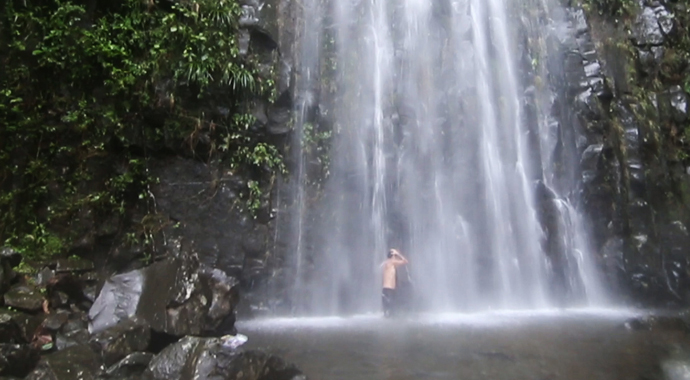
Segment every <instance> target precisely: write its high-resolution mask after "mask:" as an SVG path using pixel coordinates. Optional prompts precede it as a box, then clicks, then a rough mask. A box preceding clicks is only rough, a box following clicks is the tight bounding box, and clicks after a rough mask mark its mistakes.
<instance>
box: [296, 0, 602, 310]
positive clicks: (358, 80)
mask: <svg viewBox="0 0 690 380" xmlns="http://www.w3.org/2000/svg"><path fill="white" fill-rule="evenodd" d="M509 3H510V1H509V0H445V1H434V2H432V1H431V0H400V1H383V0H359V1H358V0H332V1H331V2H330V3H328V2H327V3H325V4H328V5H330V6H323V7H322V6H320V4H322V3H321V2H318V1H317V0H309V1H305V2H304V5H303V7H304V9H305V18H304V22H305V23H306V24H305V27H304V31H305V32H304V33H303V36H302V39H301V44H302V55H301V70H300V71H301V72H300V83H301V85H300V86H298V88H300V89H301V91H302V93H301V94H300V96H301V99H302V100H301V102H300V103H299V105H298V108H299V109H298V110H297V111H298V112H297V113H298V118H297V119H298V120H297V123H298V124H299V125H298V126H297V128H296V131H297V132H300V131H302V130H303V129H304V125H306V123H310V121H309V120H308V119H309V116H308V114H309V111H308V109H309V108H310V107H311V108H314V105H313V104H308V103H309V102H306V100H305V99H311V96H312V95H311V93H312V91H314V90H313V89H314V88H315V87H316V83H317V81H319V80H320V81H321V82H323V81H324V80H325V78H323V77H321V78H317V77H316V76H315V72H316V71H317V69H318V65H319V62H321V64H322V65H323V62H325V61H328V64H330V65H331V66H332V69H333V71H334V72H335V74H334V75H333V76H332V77H331V78H328V80H329V81H332V82H333V83H334V84H335V86H333V87H334V90H333V91H332V92H333V93H334V94H333V96H332V99H331V101H330V104H328V105H322V106H323V108H328V110H329V111H328V112H330V117H331V118H332V119H333V120H334V130H335V133H334V136H333V145H332V146H331V148H330V160H331V166H330V170H329V171H330V176H329V178H328V183H327V185H326V186H325V188H324V189H323V194H322V197H321V199H320V202H318V203H314V202H313V203H310V205H309V206H307V205H306V204H305V196H304V194H305V193H304V191H303V189H301V186H306V184H304V183H303V182H304V178H303V176H304V172H305V167H304V157H302V156H301V155H300V157H299V159H298V162H299V163H300V165H299V170H298V171H297V177H298V178H297V181H298V182H297V183H298V185H299V187H300V190H299V191H298V195H299V196H298V197H297V198H298V203H299V205H298V209H299V213H298V215H297V216H296V221H295V222H296V223H298V227H296V231H295V233H294V235H295V241H296V242H297V243H296V244H295V252H296V253H295V268H296V273H295V278H296V281H295V283H296V286H295V290H294V293H295V296H294V297H293V300H294V302H295V303H296V305H295V307H296V309H297V312H301V313H312V314H314V313H315V314H337V313H344V312H348V313H354V312H368V311H377V310H379V309H380V286H381V284H380V273H379V272H380V267H379V266H380V264H381V262H382V261H383V260H384V259H385V253H386V251H387V248H389V247H396V248H399V249H401V250H402V251H403V252H404V253H405V254H407V256H408V257H409V259H410V261H411V264H410V266H409V269H410V272H409V273H408V276H409V278H410V279H411V281H412V284H413V287H414V294H415V302H416V305H417V306H418V307H419V308H420V309H426V310H434V311H467V310H479V309H487V308H540V307H547V306H550V305H553V304H555V302H554V300H553V295H552V294H550V292H549V287H550V281H551V280H552V278H553V273H552V272H553V266H554V265H555V264H554V260H553V259H549V257H548V255H546V253H545V252H544V250H543V244H542V243H543V241H544V239H545V236H544V232H543V229H542V226H541V224H540V217H539V214H538V211H537V204H536V196H535V191H536V190H535V189H537V183H542V184H543V183H546V186H549V184H550V182H549V181H550V178H551V177H550V175H549V173H548V171H547V173H546V175H545V173H543V172H542V170H541V167H542V165H541V164H534V162H539V161H544V159H542V158H541V156H542V155H544V154H545V153H544V150H545V149H548V143H549V142H548V141H546V142H544V141H540V142H539V143H540V144H546V145H545V146H542V148H541V152H540V148H539V147H536V149H535V147H534V146H533V144H531V143H530V141H529V140H528V128H527V127H526V126H525V125H524V124H525V123H524V119H525V118H524V117H523V114H522V112H523V104H522V100H521V99H522V98H521V94H522V89H521V85H520V82H519V81H518V79H517V77H518V73H517V69H516V68H517V63H516V62H515V61H516V59H515V58H514V57H516V56H517V52H516V51H514V49H516V44H515V43H514V41H513V38H514V34H515V33H513V27H515V25H513V24H512V23H511V20H509V19H508V14H507V8H508V6H510V5H511V4H509ZM317 9H322V11H319V12H316V10H317ZM315 12H316V13H319V15H318V17H317V15H315V14H314V13H315ZM307 13H308V14H307ZM323 20H328V22H323V25H324V26H323V27H322V26H321V25H322V24H321V23H322V21H323ZM322 28H323V29H322ZM308 31H312V32H308ZM313 31H316V34H314V32H313ZM319 31H320V32H321V33H322V34H325V33H326V32H327V33H328V34H329V35H331V36H333V42H334V46H335V47H334V49H332V50H331V51H329V52H325V51H324V50H323V49H322V50H319V49H318V48H319V46H320V45H322V43H321V42H320V39H319V35H320V34H319ZM326 55H328V57H326ZM323 71H324V70H323V69H321V70H320V71H319V73H322V72H323ZM322 92H323V90H322ZM322 111H323V110H322ZM542 119H543V120H540V126H542V124H543V123H542V122H541V121H544V120H545V122H548V120H546V118H542ZM542 127H543V126H542ZM301 138H303V137H301ZM300 141H301V140H300ZM548 154H550V153H548V152H547V155H548ZM535 155H537V156H539V157H537V158H536V159H535ZM545 177H547V178H546V179H545ZM558 195H560V194H556V197H555V198H556V200H557V199H558ZM558 202H560V203H558ZM558 202H557V204H559V205H560V206H559V210H560V211H559V222H558V223H560V228H559V230H560V231H562V233H561V235H560V236H561V238H562V239H563V241H564V242H565V243H564V247H568V248H564V250H566V251H567V252H565V253H564V254H565V256H567V257H568V260H574V263H573V265H571V266H569V267H570V268H574V269H573V271H572V273H569V275H568V276H569V277H568V278H569V279H574V280H573V281H571V282H577V283H578V284H580V285H577V286H579V287H582V285H581V284H590V283H592V281H596V280H592V279H593V278H595V277H596V269H595V267H594V265H593V264H592V263H591V262H590V260H589V257H587V256H588V254H589V252H588V250H586V249H584V248H583V247H584V246H585V245H586V244H584V243H583V242H585V241H586V237H585V236H584V232H583V230H582V228H581V225H578V221H579V220H580V219H579V216H577V213H575V212H573V209H572V207H571V206H570V204H569V203H567V202H565V201H558ZM306 214H309V215H312V216H313V217H310V218H309V220H310V221H311V224H312V225H311V226H310V227H309V228H307V227H305V225H304V224H305V220H306V219H305V215H306ZM315 215H316V216H315ZM576 217H577V218H576ZM307 235H308V236H307ZM306 240H309V241H310V242H312V243H313V244H310V247H309V248H307V247H306V246H305V244H304V241H306ZM566 241H567V242H566ZM573 241H576V242H577V244H579V245H577V244H572V242H573ZM573 255H574V256H573ZM307 258H309V262H310V267H309V268H307V267H306V265H305V261H306V260H307ZM573 286H575V285H573ZM585 287H586V286H585ZM589 288H590V289H586V290H587V291H585V293H586V295H587V296H589V295H590V294H591V293H593V292H595V291H594V290H592V289H591V286H590V287H589ZM596 293H597V294H599V293H600V291H599V290H596Z"/></svg>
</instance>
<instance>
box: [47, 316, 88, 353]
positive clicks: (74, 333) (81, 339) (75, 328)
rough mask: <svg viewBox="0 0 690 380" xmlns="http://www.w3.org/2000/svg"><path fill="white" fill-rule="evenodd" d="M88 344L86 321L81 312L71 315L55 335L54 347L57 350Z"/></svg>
mask: <svg viewBox="0 0 690 380" xmlns="http://www.w3.org/2000/svg"><path fill="white" fill-rule="evenodd" d="M88 343H89V330H88V320H87V318H86V316H85V315H84V314H83V313H81V312H79V313H73V314H71V315H70V316H69V318H68V319H67V321H65V323H64V324H62V325H61V326H60V328H59V331H58V332H57V333H56V334H55V346H56V347H57V349H58V350H64V349H66V348H69V347H72V346H78V345H85V344H88Z"/></svg>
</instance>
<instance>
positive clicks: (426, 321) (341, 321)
mask: <svg viewBox="0 0 690 380" xmlns="http://www.w3.org/2000/svg"><path fill="white" fill-rule="evenodd" d="M648 313H649V311H643V310H636V309H613V308H567V309H556V308H552V309H538V310H495V311H483V312H476V313H422V314H414V315H409V316H406V317H405V318H400V319H393V320H391V319H387V318H384V317H383V316H382V315H381V314H380V313H369V314H360V315H354V316H349V317H339V316H331V317H296V318H294V317H284V318H259V319H253V320H246V321H238V322H237V327H238V328H239V329H240V330H249V331H251V330H301V329H344V330H351V329H366V328H371V327H376V326H381V325H390V324H391V322H395V324H396V325H398V326H399V325H400V324H405V325H408V326H430V325H433V326H440V327H501V326H517V325H529V324H534V323H543V322H545V321H564V320H587V319H591V320H613V321H617V320H620V321H623V320H625V319H628V318H631V317H635V316H641V315H646V314H648Z"/></svg>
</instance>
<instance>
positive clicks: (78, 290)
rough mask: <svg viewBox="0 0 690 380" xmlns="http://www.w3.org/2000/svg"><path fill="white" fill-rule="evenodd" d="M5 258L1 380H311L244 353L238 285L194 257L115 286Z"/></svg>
mask: <svg viewBox="0 0 690 380" xmlns="http://www.w3.org/2000/svg"><path fill="white" fill-rule="evenodd" d="M178 248H179V247H178ZM1 252H2V255H0V264H1V265H0V267H1V268H0V280H1V281H0V284H1V286H2V288H1V289H0V290H1V291H2V295H3V297H2V303H3V308H2V309H0V379H18V378H24V379H27V380H44V379H45V380H48V379H50V380H68V379H69V380H74V379H85V380H86V379H88V380H91V379H102V380H106V379H108V380H126V379H132V380H133V379H147V380H158V379H161V380H162V379H170V380H172V379H180V380H186V379H189V380H191V379H219V380H220V379H243V380H247V379H248V380H300V379H306V377H305V376H304V375H303V374H302V373H301V372H300V371H299V370H298V369H297V368H296V367H295V366H294V365H291V364H289V363H286V362H284V361H283V360H282V359H280V358H278V357H276V356H273V355H269V354H266V353H263V352H261V351H256V350H243V349H242V348H240V347H239V346H240V345H241V344H242V343H243V340H242V339H241V338H242V336H241V335H239V334H237V331H236V329H235V326H234V324H235V309H236V307H237V304H238V302H239V295H238V292H237V288H238V282H237V281H236V280H235V279H234V278H233V277H231V276H228V275H227V274H226V273H225V272H223V271H221V270H219V269H214V268H209V267H207V266H205V265H203V264H201V263H200V262H199V260H198V258H197V255H196V254H195V253H194V252H191V251H188V250H185V249H178V250H176V251H175V252H174V253H173V254H171V255H169V256H168V257H167V258H164V259H162V260H160V261H157V262H154V263H152V264H151V265H149V266H147V267H144V268H141V269H137V270H133V271H129V272H125V273H120V274H116V275H113V276H110V277H109V278H107V279H106V278H105V277H103V276H100V275H98V274H97V273H96V272H95V271H94V269H93V268H94V266H93V264H92V263H90V262H88V261H85V260H81V259H73V260H63V261H59V262H56V263H53V264H51V265H48V266H46V267H45V268H43V269H42V270H41V271H40V272H38V273H37V274H35V275H32V276H29V275H20V274H18V273H16V271H15V270H14V269H15V268H16V266H17V265H18V264H19V263H20V262H21V256H20V255H19V254H17V253H16V252H14V251H12V250H10V249H6V248H5V249H2V250H1Z"/></svg>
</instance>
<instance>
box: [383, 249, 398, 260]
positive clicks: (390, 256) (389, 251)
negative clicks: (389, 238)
mask: <svg viewBox="0 0 690 380" xmlns="http://www.w3.org/2000/svg"><path fill="white" fill-rule="evenodd" d="M397 254H398V251H397V250H396V249H394V248H391V249H390V250H388V255H386V257H388V258H389V259H390V258H393V256H395V255H397Z"/></svg>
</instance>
